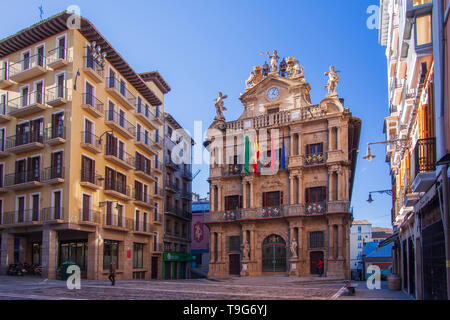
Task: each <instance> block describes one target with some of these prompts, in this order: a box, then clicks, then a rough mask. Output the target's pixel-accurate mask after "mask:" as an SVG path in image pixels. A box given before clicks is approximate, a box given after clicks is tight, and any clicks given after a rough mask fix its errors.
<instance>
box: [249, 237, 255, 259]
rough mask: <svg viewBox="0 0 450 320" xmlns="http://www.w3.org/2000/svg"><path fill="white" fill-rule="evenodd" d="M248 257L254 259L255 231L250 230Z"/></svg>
mask: <svg viewBox="0 0 450 320" xmlns="http://www.w3.org/2000/svg"><path fill="white" fill-rule="evenodd" d="M250 258H251V260H252V261H255V260H256V232H255V230H251V231H250Z"/></svg>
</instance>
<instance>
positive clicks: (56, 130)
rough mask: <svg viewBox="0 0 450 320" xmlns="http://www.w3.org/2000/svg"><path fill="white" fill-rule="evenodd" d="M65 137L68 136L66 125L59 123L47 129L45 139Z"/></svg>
mask: <svg viewBox="0 0 450 320" xmlns="http://www.w3.org/2000/svg"><path fill="white" fill-rule="evenodd" d="M58 138H61V139H65V138H66V127H64V125H62V124H61V125H59V126H55V127H50V128H47V129H45V141H49V140H54V139H58Z"/></svg>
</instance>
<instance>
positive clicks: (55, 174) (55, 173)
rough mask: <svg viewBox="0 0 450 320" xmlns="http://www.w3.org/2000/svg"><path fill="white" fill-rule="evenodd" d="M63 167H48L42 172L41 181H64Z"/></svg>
mask: <svg viewBox="0 0 450 320" xmlns="http://www.w3.org/2000/svg"><path fill="white" fill-rule="evenodd" d="M64 171H65V168H64V167H57V166H56V167H50V168H45V169H44V170H43V178H42V181H50V180H55V179H64Z"/></svg>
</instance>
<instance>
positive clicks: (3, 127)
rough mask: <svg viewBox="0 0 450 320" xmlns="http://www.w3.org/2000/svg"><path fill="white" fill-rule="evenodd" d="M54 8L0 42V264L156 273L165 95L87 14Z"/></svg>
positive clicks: (123, 274) (121, 274)
mask: <svg viewBox="0 0 450 320" xmlns="http://www.w3.org/2000/svg"><path fill="white" fill-rule="evenodd" d="M73 18H74V16H71V13H68V12H62V13H60V14H57V15H55V16H53V17H51V18H49V19H47V20H44V21H41V22H39V23H37V24H35V25H33V26H31V27H29V28H27V29H24V30H22V31H20V32H18V33H16V34H14V35H12V36H10V37H8V38H6V39H3V40H1V41H0V64H1V67H0V68H1V72H0V74H1V75H0V97H1V108H0V109H1V110H0V111H1V112H0V113H1V114H0V138H1V140H0V142H1V145H0V147H1V148H0V175H1V176H0V178H1V179H0V187H1V188H0V233H1V258H0V264H1V270H2V272H5V271H6V269H7V268H8V266H9V264H11V263H14V262H22V263H23V262H26V263H28V264H38V265H41V266H42V270H43V275H44V276H45V277H48V278H50V279H53V278H56V277H60V276H62V275H61V264H62V263H63V262H65V261H72V262H75V263H76V264H77V265H78V266H79V267H80V269H81V273H82V277H83V278H87V279H106V278H107V275H108V271H109V265H110V262H111V261H114V262H115V263H116V266H117V276H118V278H119V279H157V278H160V277H161V264H162V252H163V242H162V241H163V240H162V238H163V237H162V234H163V233H162V231H163V227H162V223H163V222H162V221H163V220H162V214H163V212H162V208H163V193H162V190H163V176H162V175H163V165H162V159H163V154H162V150H163V147H164V140H163V132H164V131H163V128H164V107H163V105H164V95H165V94H166V93H167V92H169V91H170V87H169V85H168V84H167V83H166V82H165V80H164V79H163V78H162V77H161V75H160V74H159V73H158V72H148V73H142V74H138V73H136V72H135V71H134V70H133V69H132V67H131V66H130V65H129V64H128V63H127V62H126V61H125V60H124V58H123V57H122V56H121V55H120V54H119V53H118V52H117V51H116V50H114V48H113V47H112V46H111V45H110V43H109V42H108V41H107V39H105V38H104V37H103V35H102V34H100V32H99V31H98V30H97V29H96V28H95V27H94V25H92V23H91V22H90V21H89V20H87V19H86V18H83V17H80V16H75V18H76V19H79V22H80V27H79V28H78V29H70V28H69V27H68V23H67V21H68V19H73Z"/></svg>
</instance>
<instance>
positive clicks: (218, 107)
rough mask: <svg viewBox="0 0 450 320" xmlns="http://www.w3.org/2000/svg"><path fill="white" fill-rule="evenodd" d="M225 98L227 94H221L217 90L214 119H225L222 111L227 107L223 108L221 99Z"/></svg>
mask: <svg viewBox="0 0 450 320" xmlns="http://www.w3.org/2000/svg"><path fill="white" fill-rule="evenodd" d="M226 98H228V96H227V95H223V94H222V92H219V96H218V98H217V99H215V100H214V102H215V105H216V112H217V116H216V119H221V120H223V119H225V116H224V115H223V112H224V111H226V110H227V108H225V105H224V102H223V100H225V99H226Z"/></svg>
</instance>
